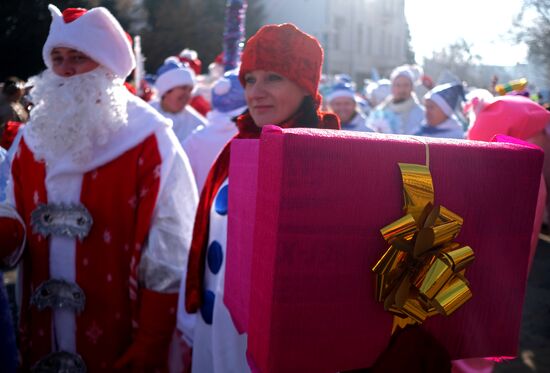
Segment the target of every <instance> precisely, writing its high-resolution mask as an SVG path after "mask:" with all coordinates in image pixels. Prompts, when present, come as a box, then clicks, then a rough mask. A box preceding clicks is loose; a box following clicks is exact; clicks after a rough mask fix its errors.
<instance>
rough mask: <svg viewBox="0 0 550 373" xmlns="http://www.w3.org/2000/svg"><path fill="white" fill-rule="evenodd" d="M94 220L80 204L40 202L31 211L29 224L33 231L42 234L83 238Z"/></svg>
mask: <svg viewBox="0 0 550 373" xmlns="http://www.w3.org/2000/svg"><path fill="white" fill-rule="evenodd" d="M93 223H94V221H93V219H92V215H91V214H90V212H89V211H88V209H86V207H85V206H84V205H82V204H68V205H66V204H55V203H50V204H47V205H45V204H40V205H38V206H37V207H36V209H34V211H33V212H32V213H31V225H32V227H33V231H34V232H35V233H39V234H41V235H43V236H46V237H47V236H50V235H56V236H66V237H71V238H74V237H77V238H78V239H79V240H82V239H83V238H85V237H86V236H87V235H88V233H90V229H92V225H93Z"/></svg>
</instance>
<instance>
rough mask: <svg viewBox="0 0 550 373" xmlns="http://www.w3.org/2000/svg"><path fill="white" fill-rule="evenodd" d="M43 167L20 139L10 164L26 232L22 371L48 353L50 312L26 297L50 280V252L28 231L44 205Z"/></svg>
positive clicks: (21, 336) (50, 338)
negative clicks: (37, 306) (40, 206)
mask: <svg viewBox="0 0 550 373" xmlns="http://www.w3.org/2000/svg"><path fill="white" fill-rule="evenodd" d="M45 176H46V167H45V164H44V163H43V162H37V161H36V160H35V159H34V156H33V154H32V152H31V151H30V149H29V148H28V147H27V144H26V143H25V140H24V139H21V142H20V143H19V147H18V149H17V152H16V153H15V157H14V160H13V163H12V177H13V186H14V197H15V207H16V209H17V212H18V213H19V215H20V216H21V218H22V219H23V221H24V222H25V226H26V228H27V232H26V235H27V244H26V247H25V251H24V252H23V257H22V269H23V284H22V292H23V294H22V299H21V303H22V304H21V315H20V318H19V339H20V341H19V345H20V350H21V356H22V358H23V362H22V363H23V370H25V369H28V368H29V367H30V366H32V364H33V363H34V362H36V361H37V360H38V359H40V358H42V357H44V356H45V355H46V354H48V353H50V352H51V340H52V336H51V312H50V310H49V309H45V310H43V311H38V309H37V308H36V307H33V306H31V305H30V297H31V295H32V292H33V291H34V289H36V288H37V287H38V286H39V285H40V284H41V283H42V282H43V281H45V280H47V279H48V278H50V268H49V265H44V263H49V258H50V250H49V245H48V242H49V240H47V239H45V238H44V237H42V236H41V235H39V234H35V233H34V232H33V230H32V227H31V224H30V220H31V213H32V212H33V211H34V209H36V207H37V206H38V205H39V204H41V203H48V197H47V193H46V187H45V184H44V180H45Z"/></svg>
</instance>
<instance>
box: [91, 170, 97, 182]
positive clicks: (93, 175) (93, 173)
mask: <svg viewBox="0 0 550 373" xmlns="http://www.w3.org/2000/svg"><path fill="white" fill-rule="evenodd" d="M95 179H97V170H94V172H92V180H95Z"/></svg>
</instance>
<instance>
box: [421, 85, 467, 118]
mask: <svg viewBox="0 0 550 373" xmlns="http://www.w3.org/2000/svg"><path fill="white" fill-rule="evenodd" d="M424 99H426V100H432V101H433V102H435V103H436V104H437V106H439V107H440V108H441V110H442V111H443V112H444V113H445V114H447V116H448V117H450V116H451V115H452V114H453V113H454V111H455V110H456V108H457V106H458V104H459V103H460V102H461V101H464V100H465V99H466V98H465V96H464V86H463V85H462V84H456V83H445V84H441V85H438V86H435V87H434V88H433V89H432V90H431V91H429V92H428V93H426V95H425V96H424Z"/></svg>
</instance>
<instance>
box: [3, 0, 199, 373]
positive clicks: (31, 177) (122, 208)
mask: <svg viewBox="0 0 550 373" xmlns="http://www.w3.org/2000/svg"><path fill="white" fill-rule="evenodd" d="M49 9H50V11H51V14H52V18H53V20H52V24H51V27H50V32H49V35H48V38H47V40H46V43H45V45H44V48H43V59H44V62H45V64H46V66H47V69H46V70H45V71H44V72H43V73H42V74H41V75H40V76H39V77H37V78H36V79H35V80H34V81H33V82H32V84H33V86H34V88H33V90H32V92H31V95H32V101H33V103H34V104H35V107H34V109H33V111H32V112H31V120H30V122H29V124H28V125H27V126H26V128H25V130H24V134H23V137H22V139H21V141H20V143H19V145H18V149H17V152H16V153H15V156H14V159H13V162H12V167H11V175H10V180H9V182H8V188H7V203H5V204H0V261H1V262H2V263H3V264H4V265H5V266H8V267H9V266H14V265H15V264H16V263H18V262H19V261H21V266H20V274H21V279H20V280H21V283H20V288H21V290H22V294H21V320H20V338H21V340H20V348H21V356H22V359H23V361H22V363H23V369H28V368H30V367H33V366H34V367H35V368H36V369H37V370H38V371H43V370H44V369H46V368H47V369H50V370H51V371H69V370H66V369H69V368H70V371H77V372H80V371H82V372H83V371H87V372H99V371H101V372H108V371H109V372H110V371H118V370H120V371H127V370H130V369H132V370H133V371H146V372H149V371H150V372H153V371H156V370H163V369H164V367H165V364H166V357H167V351H168V345H169V343H170V339H171V337H172V333H173V331H174V326H175V319H176V306H177V297H178V295H177V292H178V289H179V284H180V278H181V272H182V268H185V267H186V266H187V264H186V261H187V253H188V248H189V244H190V240H191V231H192V222H193V219H194V212H195V208H196V204H197V199H198V197H197V191H196V186H195V181H194V179H193V176H192V173H191V170H190V167H189V163H188V160H187V158H186V156H185V154H184V152H183V151H182V148H181V146H180V145H179V143H178V141H177V139H176V137H175V135H174V133H173V131H172V130H171V129H170V125H171V123H170V121H169V120H167V119H165V118H163V117H162V116H161V115H160V114H158V113H157V112H156V111H155V110H153V109H152V108H151V107H150V106H149V105H148V104H146V103H144V102H143V101H142V100H140V99H139V98H136V97H135V96H133V95H132V94H130V93H129V92H128V91H127V90H126V88H124V86H123V82H124V78H126V76H127V75H128V74H129V73H130V71H132V69H133V68H134V66H135V61H134V57H133V54H132V50H131V47H130V44H129V42H128V40H127V38H126V36H125V34H124V31H123V29H122V28H121V26H120V24H119V23H118V22H117V21H116V19H115V18H114V17H113V16H112V15H111V14H110V13H109V12H108V11H107V10H106V9H105V8H94V9H91V10H88V11H87V10H85V9H67V10H65V11H64V12H63V13H61V12H60V11H59V10H58V9H57V8H56V7H55V6H52V5H50V6H49ZM50 370H48V371H50Z"/></svg>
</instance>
